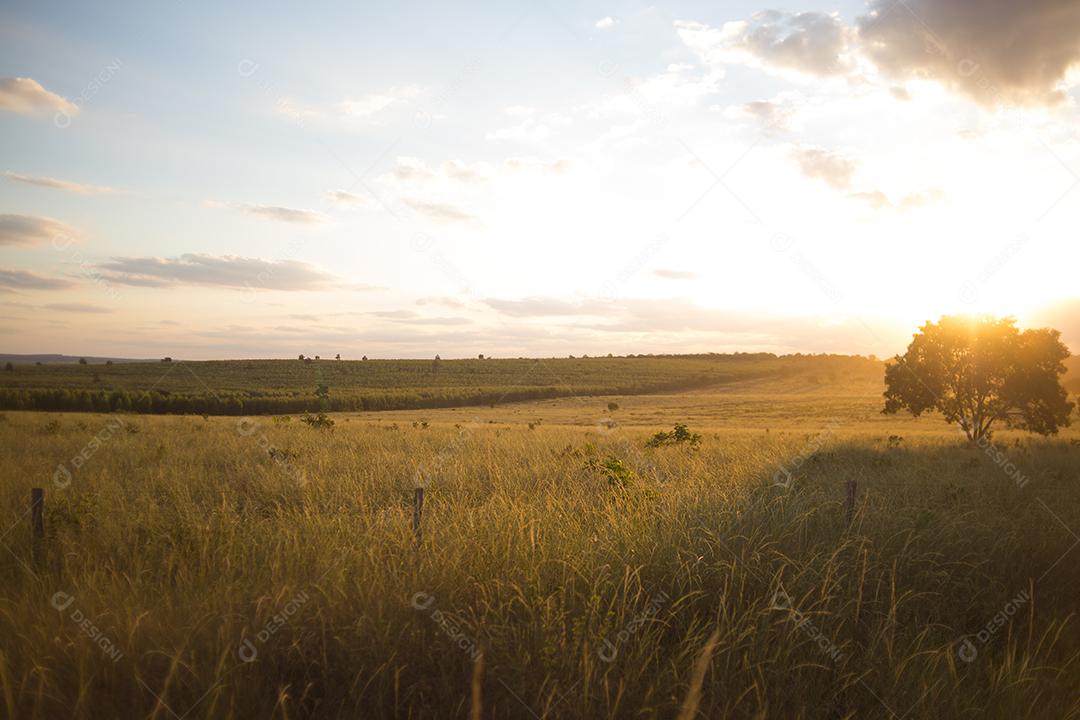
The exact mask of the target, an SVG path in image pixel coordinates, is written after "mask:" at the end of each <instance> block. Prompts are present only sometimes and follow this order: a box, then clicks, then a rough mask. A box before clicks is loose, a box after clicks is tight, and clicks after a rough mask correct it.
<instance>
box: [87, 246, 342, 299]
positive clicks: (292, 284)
mask: <svg viewBox="0 0 1080 720" xmlns="http://www.w3.org/2000/svg"><path fill="white" fill-rule="evenodd" d="M98 269H99V270H101V271H102V272H103V277H104V278H105V279H106V280H108V281H109V282H115V283H120V284H123V285H135V286H140V287H167V286H175V285H207V286H220V287H229V288H257V289H264V290H287V291H293V290H328V289H331V288H335V287H339V283H338V282H337V278H335V277H334V276H333V275H331V274H330V273H328V272H326V271H324V270H322V269H320V268H317V267H315V266H314V265H309V264H307V263H303V262H299V261H296V260H277V261H274V260H263V259H261V258H247V257H238V256H235V255H222V256H217V255H205V254H201V253H189V254H185V255H181V256H180V257H177V258H158V257H116V258H112V259H111V260H110V261H109V262H106V263H102V264H101V265H99V266H98Z"/></svg>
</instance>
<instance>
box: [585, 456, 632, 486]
mask: <svg viewBox="0 0 1080 720" xmlns="http://www.w3.org/2000/svg"><path fill="white" fill-rule="evenodd" d="M585 468H586V470H588V471H590V472H595V473H599V474H600V475H602V476H603V477H604V479H605V480H607V484H608V487H610V488H612V489H613V490H626V489H627V488H629V487H630V485H631V484H632V483H633V481H634V471H633V470H631V469H630V468H628V467H626V465H624V464H623V461H622V460H621V459H620V458H618V457H616V456H614V455H609V456H608V457H607V458H605V459H604V460H600V459H599V458H589V459H588V460H586V461H585Z"/></svg>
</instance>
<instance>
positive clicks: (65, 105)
mask: <svg viewBox="0 0 1080 720" xmlns="http://www.w3.org/2000/svg"><path fill="white" fill-rule="evenodd" d="M0 110H7V111H8V112H13V113H19V114H22V115H29V114H33V113H49V112H58V113H63V114H65V115H68V116H72V115H77V114H78V112H79V108H78V107H77V106H76V105H75V104H74V103H72V102H70V101H69V100H67V99H65V98H63V97H61V96H60V95H57V94H56V93H54V92H50V91H48V90H46V89H45V88H43V87H41V85H40V84H39V83H38V82H37V81H36V80H33V79H31V78H0Z"/></svg>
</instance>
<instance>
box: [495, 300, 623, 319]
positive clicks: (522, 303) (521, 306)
mask: <svg viewBox="0 0 1080 720" xmlns="http://www.w3.org/2000/svg"><path fill="white" fill-rule="evenodd" d="M484 304H485V305H487V306H488V307H490V308H491V309H493V310H495V311H497V312H499V313H501V314H503V315H508V316H510V317H516V318H523V317H560V316H573V315H604V314H605V313H607V312H609V311H610V310H611V309H612V307H613V305H612V303H610V302H608V301H605V300H562V299H558V298H550V297H528V298H523V299H521V300H502V299H499V298H488V299H486V300H484Z"/></svg>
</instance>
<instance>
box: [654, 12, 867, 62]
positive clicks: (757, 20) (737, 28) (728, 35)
mask: <svg viewBox="0 0 1080 720" xmlns="http://www.w3.org/2000/svg"><path fill="white" fill-rule="evenodd" d="M675 31H676V33H677V34H678V36H679V38H680V39H681V40H682V41H683V43H684V44H685V45H686V46H687V47H688V48H689V49H690V50H692V51H694V52H695V53H696V54H697V55H698V57H700V58H701V59H702V60H703V61H704V62H706V63H707V64H709V65H713V66H715V65H720V64H724V63H741V64H746V65H751V66H755V67H763V68H773V69H782V70H794V71H796V72H799V73H802V74H807V75H826V76H827V75H842V74H845V73H847V72H849V71H850V70H851V62H850V59H849V58H848V57H847V48H848V43H849V36H850V35H851V32H850V30H849V29H848V28H847V27H845V25H844V24H843V22H841V20H840V19H839V18H838V17H836V16H834V15H826V14H824V13H817V12H803V13H796V14H788V13H782V12H779V11H776V10H763V11H761V12H757V13H754V15H752V16H751V19H750V20H749V21H737V22H729V23H725V24H724V25H723V26H722V27H721V28H719V29H718V28H713V27H710V26H708V25H705V24H703V23H698V22H687V21H682V20H680V21H676V22H675Z"/></svg>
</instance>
